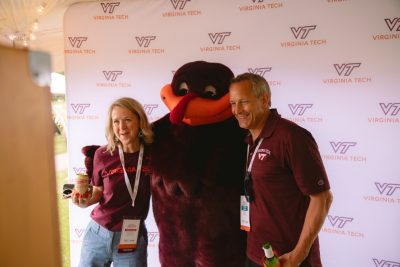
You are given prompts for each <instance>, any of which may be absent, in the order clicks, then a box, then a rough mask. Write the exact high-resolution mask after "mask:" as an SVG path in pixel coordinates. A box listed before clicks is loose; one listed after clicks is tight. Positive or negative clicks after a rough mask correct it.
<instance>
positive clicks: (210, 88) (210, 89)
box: [203, 85, 217, 98]
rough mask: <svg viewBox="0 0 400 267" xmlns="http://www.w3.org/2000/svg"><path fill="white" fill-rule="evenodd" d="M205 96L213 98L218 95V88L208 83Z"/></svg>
mask: <svg viewBox="0 0 400 267" xmlns="http://www.w3.org/2000/svg"><path fill="white" fill-rule="evenodd" d="M203 95H204V97H210V98H213V97H215V96H217V89H216V88H215V87H214V86H212V85H207V86H206V88H205V89H204V93H203Z"/></svg>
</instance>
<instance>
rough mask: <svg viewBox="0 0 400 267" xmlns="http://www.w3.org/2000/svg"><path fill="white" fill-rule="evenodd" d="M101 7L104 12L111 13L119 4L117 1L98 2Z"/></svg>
mask: <svg viewBox="0 0 400 267" xmlns="http://www.w3.org/2000/svg"><path fill="white" fill-rule="evenodd" d="M100 4H101V7H102V8H103V12H104V13H106V14H107V13H109V14H112V13H114V9H115V7H117V6H119V2H114V3H100Z"/></svg>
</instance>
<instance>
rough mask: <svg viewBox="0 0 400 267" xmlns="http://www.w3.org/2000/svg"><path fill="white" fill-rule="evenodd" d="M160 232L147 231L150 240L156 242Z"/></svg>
mask: <svg viewBox="0 0 400 267" xmlns="http://www.w3.org/2000/svg"><path fill="white" fill-rule="evenodd" d="M159 235H160V234H159V233H158V232H147V238H148V239H149V241H150V242H154V240H156V238H157V237H158V236H159Z"/></svg>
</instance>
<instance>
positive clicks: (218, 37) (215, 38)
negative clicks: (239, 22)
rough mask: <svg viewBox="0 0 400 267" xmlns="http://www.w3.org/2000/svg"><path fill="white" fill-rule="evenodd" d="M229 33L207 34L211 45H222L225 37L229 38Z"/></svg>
mask: <svg viewBox="0 0 400 267" xmlns="http://www.w3.org/2000/svg"><path fill="white" fill-rule="evenodd" d="M230 35H231V32H216V33H209V34H208V36H209V37H210V39H211V42H212V43H213V44H215V43H217V44H222V43H223V42H224V40H225V38H226V37H227V36H230Z"/></svg>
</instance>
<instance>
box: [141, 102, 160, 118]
mask: <svg viewBox="0 0 400 267" xmlns="http://www.w3.org/2000/svg"><path fill="white" fill-rule="evenodd" d="M156 108H158V104H145V105H143V109H144V112H146V114H147V115H151V113H153V110H154V109H156Z"/></svg>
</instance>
